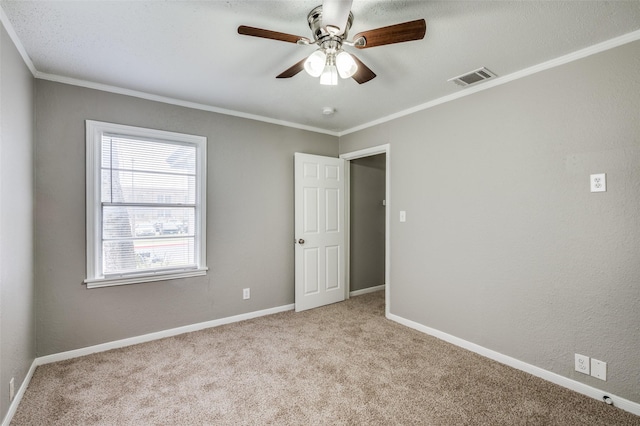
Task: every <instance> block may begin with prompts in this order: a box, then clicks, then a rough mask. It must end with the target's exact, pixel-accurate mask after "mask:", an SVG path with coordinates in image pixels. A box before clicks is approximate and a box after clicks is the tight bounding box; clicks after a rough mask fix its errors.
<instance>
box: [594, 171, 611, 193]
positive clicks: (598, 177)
mask: <svg viewBox="0 0 640 426" xmlns="http://www.w3.org/2000/svg"><path fill="white" fill-rule="evenodd" d="M606 191H607V175H606V173H598V174H595V175H591V192H606Z"/></svg>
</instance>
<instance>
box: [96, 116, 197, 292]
mask: <svg viewBox="0 0 640 426" xmlns="http://www.w3.org/2000/svg"><path fill="white" fill-rule="evenodd" d="M86 132H87V141H86V142H87V279H86V280H85V283H86V284H87V287H89V288H92V287H104V286H111V285H120V284H132V283H138V282H148V281H158V280H166V279H172V278H182V277H191V276H196V275H204V274H205V273H206V270H207V267H206V265H205V263H206V257H205V252H206V251H205V242H206V222H205V218H206V211H205V208H206V202H205V201H206V200H205V194H206V188H205V185H206V170H207V169H206V148H207V146H206V144H207V139H206V138H205V137H202V136H193V135H185V134H180V133H171V132H164V131H160V130H151V129H143V128H137V127H130V126H122V125H118V124H111V123H102V122H98V121H90V120H87V121H86Z"/></svg>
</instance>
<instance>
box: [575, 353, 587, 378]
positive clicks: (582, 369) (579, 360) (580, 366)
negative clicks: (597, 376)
mask: <svg viewBox="0 0 640 426" xmlns="http://www.w3.org/2000/svg"><path fill="white" fill-rule="evenodd" d="M576 371H577V372H578V373H582V374H589V357H588V356H584V355H580V354H576Z"/></svg>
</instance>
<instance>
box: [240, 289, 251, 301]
mask: <svg viewBox="0 0 640 426" xmlns="http://www.w3.org/2000/svg"><path fill="white" fill-rule="evenodd" d="M242 298H243V299H245V300H246V299H250V298H251V289H250V288H243V289H242Z"/></svg>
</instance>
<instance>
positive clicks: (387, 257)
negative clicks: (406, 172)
mask: <svg viewBox="0 0 640 426" xmlns="http://www.w3.org/2000/svg"><path fill="white" fill-rule="evenodd" d="M378 154H386V165H385V167H386V170H385V204H386V205H385V208H384V213H385V219H384V281H385V288H384V301H385V302H384V306H385V308H384V313H385V316H386V317H387V318H388V317H389V314H390V306H391V297H390V295H391V291H390V288H391V214H390V212H391V145H390V144H384V145H378V146H373V147H371V148H365V149H361V150H358V151H352V152H347V153H344V154H340V158H342V159H344V160H346V163H345V169H344V170H345V171H344V175H345V178H346V188H345V214H346V215H347V221H346V222H345V223H346V225H347V226H346V229H345V232H346V235H345V238H346V256H347V259H346V265H345V266H346V271H345V273H346V275H347V276H346V280H345V291H346V294H345V298H346V299H348V298H349V290H350V288H351V282H350V274H351V265H350V262H351V238H350V232H351V231H350V229H351V173H350V171H351V160H356V159H358V158H364V157H370V156H372V155H378Z"/></svg>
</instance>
